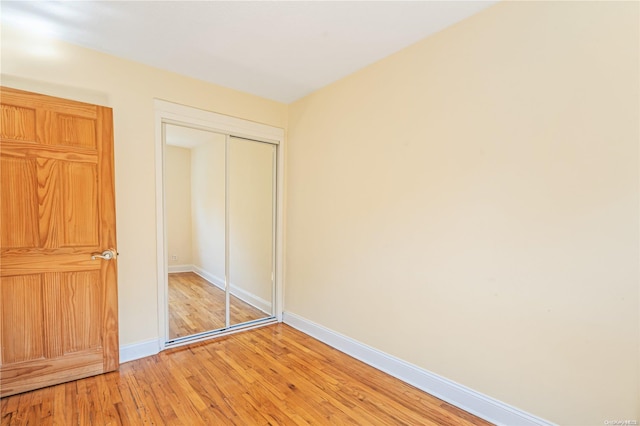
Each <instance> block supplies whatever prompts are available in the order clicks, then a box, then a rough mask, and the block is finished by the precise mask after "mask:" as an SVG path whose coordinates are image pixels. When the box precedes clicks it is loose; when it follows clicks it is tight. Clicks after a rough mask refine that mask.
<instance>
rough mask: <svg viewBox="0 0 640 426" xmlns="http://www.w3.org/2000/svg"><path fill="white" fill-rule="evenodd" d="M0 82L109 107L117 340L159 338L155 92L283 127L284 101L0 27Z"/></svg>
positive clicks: (193, 104)
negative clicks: (112, 141) (117, 255)
mask: <svg viewBox="0 0 640 426" xmlns="http://www.w3.org/2000/svg"><path fill="white" fill-rule="evenodd" d="M1 42H2V45H1V52H2V76H1V82H2V84H3V85H6V86H9V87H15V88H18V89H23V90H31V91H36V92H40V93H45V94H50V95H54V96H60V97H65V98H69V99H76V100H80V101H85V102H92V103H99V104H102V105H106V106H109V107H112V108H113V112H114V138H115V164H116V166H115V167H116V216H117V226H118V231H117V234H118V250H119V252H120V258H119V259H118V299H119V309H120V344H121V345H127V344H131V343H137V342H142V341H145V340H148V339H155V338H157V337H158V320H157V318H158V307H157V288H158V282H157V272H156V271H157V269H156V221H155V217H156V205H155V202H156V186H155V139H154V138H155V129H154V119H155V118H154V117H155V115H154V114H155V112H154V105H153V99H154V98H160V99H164V100H168V101H171V102H176V103H180V104H184V105H189V106H193V107H196V108H201V109H205V110H209V111H215V112H218V113H221V114H226V115H231V116H234V117H240V118H244V119H247V120H251V121H256V122H260V123H265V124H268V125H272V126H275V127H286V114H287V109H286V105H284V104H281V103H278V102H274V101H269V100H266V99H262V98H258V97H256V96H252V95H248V94H243V93H240V92H237V91H234V90H231V89H227V88H224V87H220V86H215V85H212V84H207V83H204V82H202V81H199V80H195V79H191V78H187V77H183V76H179V75H177V74H174V73H170V72H165V71H160V70H157V69H154V68H151V67H148V66H145V65H141V64H137V63H134V62H130V61H126V60H122V59H118V58H115V57H113V56H110V55H106V54H103V53H99V52H96V51H92V50H88V49H83V48H80V47H77V46H74V45H71V44H67V43H63V42H55V41H49V42H46V41H43V40H40V39H33V38H32V37H29V36H27V35H25V33H22V32H18V31H15V30H11V29H9V28H8V27H6V26H3V27H2V41H1Z"/></svg>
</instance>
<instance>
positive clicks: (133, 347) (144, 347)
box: [120, 339, 160, 364]
mask: <svg viewBox="0 0 640 426" xmlns="http://www.w3.org/2000/svg"><path fill="white" fill-rule="evenodd" d="M158 353H160V342H159V341H158V339H149V340H143V341H141V342H138V343H132V344H130V345H124V346H120V364H122V363H125V362H129V361H133V360H136V359H140V358H144V357H148V356H151V355H156V354H158Z"/></svg>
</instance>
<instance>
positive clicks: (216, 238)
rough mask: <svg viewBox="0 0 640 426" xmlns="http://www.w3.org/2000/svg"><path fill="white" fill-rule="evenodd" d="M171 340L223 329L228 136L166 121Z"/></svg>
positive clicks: (166, 196)
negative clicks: (226, 152) (226, 138)
mask: <svg viewBox="0 0 640 426" xmlns="http://www.w3.org/2000/svg"><path fill="white" fill-rule="evenodd" d="M165 143H166V146H165V175H164V178H165V185H164V186H165V215H166V222H167V255H168V265H169V268H168V270H169V279H168V284H169V294H168V296H169V297H168V301H169V338H170V339H175V338H178V337H184V336H189V335H192V334H197V333H202V332H205V331H209V330H215V329H220V328H224V327H225V292H224V275H225V270H224V268H225V258H224V256H225V170H224V168H225V136H224V135H220V134H217V133H212V132H207V131H204V130H197V129H191V128H187V127H180V126H174V125H169V124H167V125H165Z"/></svg>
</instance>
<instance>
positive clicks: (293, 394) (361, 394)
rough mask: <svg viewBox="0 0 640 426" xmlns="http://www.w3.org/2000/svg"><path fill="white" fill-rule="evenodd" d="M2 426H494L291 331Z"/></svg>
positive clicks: (25, 408) (242, 342)
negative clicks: (313, 425) (145, 425)
mask: <svg viewBox="0 0 640 426" xmlns="http://www.w3.org/2000/svg"><path fill="white" fill-rule="evenodd" d="M0 412H1V413H2V418H1V424H2V425H3V426H4V425H26V424H34V425H35V424H37V425H52V424H61V425H72V424H73V425H106V424H110V425H139V424H140V425H141V424H151V425H154V424H155V425H164V424H168V425H309V424H315V425H401V424H402V425H488V424H489V423H487V422H485V421H484V420H481V419H479V418H477V417H474V416H472V415H471V414H469V413H466V412H464V411H462V410H460V409H458V408H455V407H453V406H451V405H449V404H447V403H445V402H443V401H441V400H439V399H437V398H434V397H432V396H430V395H428V394H426V393H423V392H421V391H419V390H417V389H416V388H414V387H412V386H409V385H407V384H405V383H403V382H401V381H399V380H397V379H395V378H393V377H391V376H389V375H387V374H385V373H382V372H380V371H378V370H375V369H374V368H372V367H369V366H367V365H365V364H363V363H361V362H359V361H357V360H355V359H353V358H351V357H349V356H348V355H345V354H343V353H341V352H339V351H337V350H335V349H332V348H330V347H329V346H327V345H325V344H323V343H321V342H319V341H317V340H315V339H313V338H311V337H309V336H307V335H305V334H303V333H301V332H299V331H297V330H295V329H293V328H291V327H289V326H287V325H284V324H275V325H271V326H267V327H262V328H258V329H254V330H249V331H245V332H241V333H237V334H233V335H230V336H226V337H222V338H219V339H216V340H212V341H208V342H203V343H198V344H194V345H191V346H188V347H182V348H177V349H173V350H168V351H164V352H162V353H160V354H158V355H155V356H151V357H147V358H143V359H139V360H136V361H132V362H128V363H125V364H122V365H121V366H120V371H116V372H113V373H107V374H103V375H100V376H95V377H90V378H87V379H82V380H76V381H73V382H69V383H66V384H61V385H57V386H52V387H49V388H45V389H40V390H36V391H32V392H26V393H23V394H20V395H14V396H10V397H6V398H3V399H2V400H1V401H0Z"/></svg>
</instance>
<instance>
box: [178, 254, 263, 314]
mask: <svg viewBox="0 0 640 426" xmlns="http://www.w3.org/2000/svg"><path fill="white" fill-rule="evenodd" d="M191 266H192V269H191V270H192V271H193V272H194V273H196V274H198V275H200V276H201V277H202V278H204V279H205V280H207V281H209V282H210V283H211V284H213V285H215V286H216V287H218V288H219V289H221V290H223V291H224V279H223V278H220V277H218V276H217V275H213V274H212V273H210V272H208V271H205V270H204V269H202V268H200V267H199V266H196V265H191ZM231 294H233V295H234V296H236V297H237V298H238V299H240V300H242V301H243V302H246V303H248V304H249V305H251V306H254V307H256V308H258V309H260V310H261V311H263V312H268V313H270V312H271V303H269V302H268V301H266V300H264V299H262V298H260V297H258V296H256V295H255V294H253V293H250V292H248V291H246V290H243V289H241V288H239V287H237V286H235V285H233V283H231Z"/></svg>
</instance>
